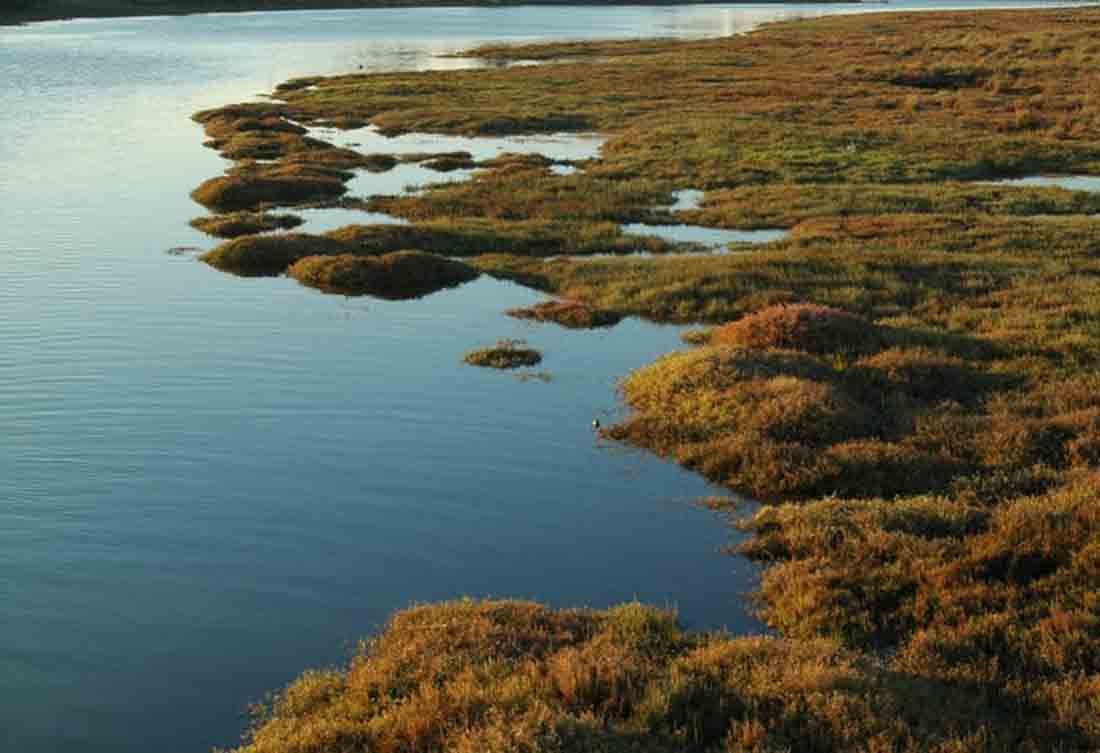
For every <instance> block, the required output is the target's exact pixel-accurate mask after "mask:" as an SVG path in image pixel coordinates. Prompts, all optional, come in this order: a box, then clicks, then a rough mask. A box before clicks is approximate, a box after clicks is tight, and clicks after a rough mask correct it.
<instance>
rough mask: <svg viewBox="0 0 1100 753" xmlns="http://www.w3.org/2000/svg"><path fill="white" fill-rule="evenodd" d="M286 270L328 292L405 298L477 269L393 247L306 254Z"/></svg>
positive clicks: (463, 279)
mask: <svg viewBox="0 0 1100 753" xmlns="http://www.w3.org/2000/svg"><path fill="white" fill-rule="evenodd" d="M287 274H288V275H289V276H290V277H292V278H294V279H295V280H297V281H298V282H300V283H302V284H303V285H308V286H310V287H314V288H318V289H320V290H323V291H325V292H327V293H340V294H343V295H372V296H375V297H379V298H391V299H407V298H418V297H420V296H424V295H427V294H429V293H434V292H436V291H438V290H442V289H444V288H449V287H454V286H456V285H460V284H462V283H464V282H468V281H470V280H473V279H474V278H476V277H477V276H478V275H479V274H480V273H479V272H478V271H477V270H476V269H474V268H473V267H471V266H469V265H467V264H463V263H462V262H459V261H455V260H453V259H446V258H443V257H442V256H437V255H435V254H426V253H423V252H422V251H395V252H391V253H387V254H382V255H380V256H360V255H356V254H339V255H335V256H332V255H321V256H307V257H305V258H302V259H299V260H298V261H296V262H295V263H294V264H293V265H292V266H291V267H290V269H289V270H287Z"/></svg>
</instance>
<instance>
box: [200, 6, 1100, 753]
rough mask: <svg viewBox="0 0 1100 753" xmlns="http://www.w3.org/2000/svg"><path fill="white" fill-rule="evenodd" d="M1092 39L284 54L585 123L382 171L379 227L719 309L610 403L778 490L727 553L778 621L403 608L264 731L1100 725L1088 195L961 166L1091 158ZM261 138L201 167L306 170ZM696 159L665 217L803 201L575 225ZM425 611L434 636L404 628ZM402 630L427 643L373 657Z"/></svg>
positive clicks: (914, 743) (769, 731)
mask: <svg viewBox="0 0 1100 753" xmlns="http://www.w3.org/2000/svg"><path fill="white" fill-rule="evenodd" d="M1098 38H1100V12H1098V11H1097V10H1096V9H1066V8H1058V9H1051V10H1027V11H1018V12H1006V11H998V12H981V13H977V12H956V13H934V14H932V13H930V14H891V15H885V14H884V15H864V16H851V17H832V18H824V19H818V20H813V21H804V22H798V23H783V24H776V25H772V26H769V27H766V28H764V29H763V30H760V31H758V32H755V33H753V34H750V35H748V36H744V37H736V38H729V39H720V40H707V41H692V42H637V41H634V42H608V43H586V44H580V43H576V44H557V45H544V46H535V47H532V46H519V47H492V48H483V49H481V50H477V51H475V53H474V54H476V55H478V56H480V57H483V58H488V59H497V60H509V59H527V60H530V59H545V60H557V61H559V62H554V63H552V64H549V65H545V66H539V67H513V68H498V69H490V70H481V71H469V72H466V71H457V72H452V73H448V74H447V75H445V76H441V75H439V74H430V75H429V74H406V73H402V74H382V75H355V76H342V77H336V78H331V79H319V80H314V81H311V83H310V85H309V86H308V87H304V86H301V87H299V86H290V87H286V88H282V89H280V92H279V95H280V97H282V98H283V101H282V102H280V103H277V104H273V105H271V107H275V108H279V112H281V113H282V117H286V118H291V119H293V120H294V121H295V122H301V123H306V124H309V123H312V122H320V121H325V122H338V120H339V119H341V118H344V119H348V120H350V121H355V122H369V123H371V124H373V125H374V126H376V127H377V128H379V129H381V130H382V131H384V132H385V133H392V134H396V133H404V132H412V131H435V132H443V133H450V134H467V135H477V134H522V133H535V132H545V131H560V130H573V131H586V130H590V129H597V130H599V131H601V132H604V133H607V134H608V135H609V140H608V141H607V143H606V144H605V146H604V148H603V150H602V153H601V155H600V157H599V159H597V160H594V161H591V162H589V163H587V164H585V166H584V169H583V170H582V171H580V172H576V173H572V174H569V175H560V174H557V173H555V172H554V171H552V170H550V169H548V168H547V167H546V166H545V165H539V164H535V163H531V162H527V163H520V164H510V165H498V166H493V167H487V168H485V169H483V171H482V172H480V173H479V174H478V175H477V176H476V178H475V179H474V180H471V181H468V182H465V183H461V184H456V185H452V186H446V187H434V188H429V189H428V190H426V191H425V192H423V193H421V194H417V195H415V196H404V197H391V198H382V199H376V200H374V201H373V202H372V206H373V207H376V208H379V209H384V210H385V211H387V212H391V213H393V214H395V215H398V216H401V217H404V218H407V219H409V220H410V222H411V224H410V225H409V226H406V227H404V228H402V229H401V230H400V231H396V230H388V231H384V232H387V233H397V232H401V233H405V234H406V235H405V236H403V237H402V240H403V241H405V243H404V245H402V246H401V247H402V248H413V249H419V250H421V251H426V252H433V253H443V254H448V255H454V256H466V257H471V258H470V260H469V261H470V263H471V264H472V265H473V266H475V267H477V268H478V269H480V270H482V271H484V272H486V273H488V274H490V275H493V276H496V277H499V278H502V279H509V280H514V281H517V282H520V283H522V284H524V285H528V286H531V287H534V288H537V289H539V290H541V291H544V292H547V293H550V294H552V295H555V296H557V297H559V298H560V299H562V301H568V302H569V304H568V307H579V308H573V309H572V310H571V311H569V312H566V311H564V310H563V309H557V308H554V307H553V306H555V305H556V306H561V305H564V304H553V305H546V306H545V307H544V308H543V309H541V310H538V311H535V310H532V311H530V312H528V313H526V314H524V315H527V316H530V317H532V318H536V319H541V318H550V319H554V320H557V319H556V318H555V317H558V312H559V311H560V312H561V315H560V317H558V318H561V319H562V320H568V319H570V318H571V316H572V313H573V312H578V313H580V312H601V315H607V316H615V317H621V316H628V315H634V316H641V317H646V318H649V319H652V320H655V321H663V322H678V323H698V324H705V325H710V328H709V329H707V330H700V331H699V332H697V333H696V334H695V335H694V336H693V337H692V338H691V346H690V347H685V349H684V350H683V351H680V352H676V353H672V354H669V355H667V356H665V357H664V358H662V359H660V360H658V361H657V362H656V363H653V364H651V365H649V366H646V367H643V368H642V369H639V370H638V371H636V372H635V373H633V374H631V375H629V376H627V377H626V379H625V380H624V382H623V385H622V391H623V396H624V398H625V400H626V402H627V403H628V404H629V405H630V406H631V408H632V410H633V412H632V413H631V414H630V415H629V416H628V417H627V418H626V419H625V420H623V421H622V422H621V423H619V424H617V425H614V426H611V427H608V428H607V429H605V430H604V431H605V433H606V434H607V435H608V436H610V437H613V438H616V439H619V440H622V441H625V442H629V443H632V444H634V445H637V446H640V447H644V448H647V449H649V450H652V451H653V452H656V453H659V454H661V455H663V456H666V457H669V458H672V459H675V460H676V461H677V462H680V463H682V464H684V465H686V466H688V467H690V468H693V469H696V470H698V471H699V472H701V473H703V474H704V475H706V476H707V477H708V478H710V479H713V480H714V481H716V482H718V483H720V484H723V485H725V486H726V487H728V488H729V489H731V490H734V491H737V492H741V493H744V494H747V495H750V496H752V497H755V498H757V499H759V500H761V501H762V502H764V503H765V505H764V507H762V509H761V510H760V511H759V512H757V513H756V514H755V515H753V516H752V517H751V518H749V519H747V520H745V521H743V522H742V523H741V525H742V526H743V527H744V529H745V530H747V531H749V532H750V533H752V534H753V536H752V538H751V540H750V541H749V543H748V544H746V545H745V547H744V548H743V552H744V553H745V554H747V555H748V556H750V557H752V558H754V559H756V560H757V561H759V562H761V563H763V564H764V565H765V570H764V577H763V584H762V587H761V589H760V592H759V593H758V595H757V604H758V609H759V611H760V613H761V614H762V615H763V616H764V617H765V618H766V619H767V620H768V622H769V623H770V624H771V625H772V626H773V627H774V628H776V629H777V630H778V631H779V632H780V633H781V635H782V636H783V638H782V639H777V640H759V639H742V640H733V639H728V638H721V637H710V636H686V635H684V634H683V633H682V632H680V631H679V630H678V628H675V626H674V623H673V622H671V621H670V620H669V619H668V618H667V617H660V616H659V615H658V614H657V613H653V612H647V611H645V610H642V609H641V608H632V609H635V612H634V614H635V615H648V616H646V617H644V619H643V620H642V621H643V622H644V623H645V624H646V625H650V626H653V625H657V624H660V625H664V627H661V628H659V629H658V628H654V629H655V630H657V633H659V635H660V636H664V637H662V638H660V640H658V638H656V637H653V636H650V638H652V640H653V641H655V642H649V641H650V638H646V639H645V640H643V641H642V643H641V645H644V646H647V647H648V648H646V649H645V650H644V651H642V652H641V654H640V655H639V654H636V653H633V652H636V651H639V650H640V649H638V648H637V646H638V645H639V644H636V643H633V642H632V641H633V638H632V637H631V636H632V635H633V634H632V633H623V632H621V631H617V629H616V628H614V627H608V626H613V625H615V624H616V618H615V617H614V613H607V614H594V613H583V614H582V613H574V612H558V613H554V612H548V611H546V610H543V609H541V608H538V607H534V606H531V605H522V606H517V605H500V604H485V605H476V604H466V605H457V606H456V605H443V606H440V607H434V608H432V607H426V608H423V609H421V610H414V611H413V612H410V613H408V614H405V615H399V616H398V617H396V618H395V621H394V623H393V624H392V625H391V627H390V628H389V631H388V632H386V633H384V634H383V635H382V637H381V638H380V639H379V641H378V642H377V643H375V644H372V645H371V646H370V647H368V648H365V649H364V652H363V653H362V654H361V655H360V656H359V657H357V658H356V659H355V660H354V661H353V663H352V666H351V669H350V670H349V671H348V672H347V673H334V674H331V675H315V674H309V675H306V676H305V677H303V679H302V680H301V681H299V683H297V684H295V685H293V686H291V688H290V689H289V690H288V691H287V692H286V693H284V694H283V696H281V697H280V698H279V699H278V700H277V701H276V703H275V704H274V705H273V706H272V707H271V708H270V709H268V711H267V712H266V713H267V716H264V717H262V718H261V719H260V720H259V722H258V724H257V726H256V728H255V730H254V732H253V734H252V737H251V740H250V743H249V745H251V749H252V750H256V751H260V750H270V751H283V750H287V751H289V750H300V751H307V750H322V749H325V748H324V746H325V745H329V744H330V743H332V745H337V744H339V745H344V746H345V747H348V748H351V749H356V746H358V748H362V749H367V748H370V749H379V750H388V749H393V750H398V749H410V748H411V749H421V750H463V749H469V750H475V749H478V748H479V746H480V748H481V749H485V748H487V747H488V748H495V749H500V750H547V751H549V750H591V749H594V748H595V749H607V750H683V749H690V750H756V751H775V750H784V749H789V748H794V749H808V750H837V751H839V750H865V751H874V750H943V751H948V750H950V751H995V750H1021V751H1029V750H1030V751H1043V750H1055V749H1056V750H1065V751H1069V750H1081V751H1084V750H1090V749H1096V748H1097V747H1100V726H1098V725H1097V722H1096V720H1097V718H1100V707H1097V705H1096V704H1097V701H1096V699H1097V698H1098V697H1100V600H1098V599H1097V597H1096V593H1097V587H1098V585H1100V549H1098V548H1097V546H1098V545H1097V540H1098V539H1097V533H1098V522H1100V492H1098V491H1097V490H1098V489H1100V380H1098V377H1097V376H1096V374H1097V367H1098V366H1100V261H1098V259H1100V222H1098V221H1097V219H1096V218H1095V217H1093V216H1090V215H1095V214H1096V213H1097V210H1098V201H1100V198H1098V196H1097V195H1095V194H1089V193H1084V192H1074V191H1067V190H1065V189H1062V188H1058V187H1052V186H1023V185H996V186H991V185H985V184H980V183H978V182H977V181H991V180H997V179H1004V178H1014V177H1023V176H1026V175H1031V174H1038V173H1054V174H1090V173H1091V174H1094V175H1095V174H1100V135H1098V134H1100V98H1098V94H1097V92H1100V45H1098V44H1097V42H1096V40H1097V39H1098ZM562 61H564V62H562ZM273 141H274V142H275V143H276V145H277V147H278V149H279V150H280V152H281V153H282V156H281V157H280V158H279V161H278V162H276V163H274V164H273V165H263V166H255V165H248V164H239V165H238V167H237V168H234V171H235V174H234V175H231V176H227V177H226V178H224V179H220V180H223V181H234V180H248V179H249V178H248V176H251V175H255V176H258V177H256V178H255V179H256V180H261V181H278V180H284V179H285V180H288V181H289V182H293V178H292V177H291V176H290V175H289V173H286V172H283V171H288V170H291V169H292V168H293V169H301V170H303V171H305V173H304V175H305V179H306V180H307V183H308V181H311V180H316V179H317V178H316V175H319V174H320V173H315V171H319V170H321V169H322V168H321V167H318V166H317V165H318V164H319V163H312V166H310V167H308V168H307V167H305V165H308V164H310V163H308V162H303V161H301V160H306V156H304V155H308V154H310V153H312V152H313V151H318V152H321V153H323V152H324V150H323V149H313V148H312V147H311V148H308V149H299V148H294V149H291V148H288V146H287V144H288V143H289V142H290V141H293V139H288V137H285V136H278V137H277V138H275V139H273ZM284 142H285V143H284ZM307 146H308V144H307ZM272 149H275V147H272ZM325 169H328V168H325ZM278 176H286V177H285V178H284V177H278ZM332 180H336V181H337V182H339V178H332ZM265 185H266V184H265ZM341 185H342V184H341ZM688 187H692V188H698V189H702V190H703V191H704V195H703V197H702V201H701V203H700V204H699V206H698V207H697V208H694V209H687V210H686V211H682V212H676V213H671V212H664V215H665V216H667V217H669V218H672V219H671V221H679V222H687V221H691V222H697V223H700V224H704V225H707V226H711V227H721V228H734V229H753V228H764V227H781V228H788V229H789V230H790V233H789V235H788V236H787V237H785V238H782V239H780V240H776V241H774V242H771V243H769V244H766V245H765V246H762V247H759V248H754V249H741V250H739V251H738V252H736V253H732V254H726V255H696V256H683V255H680V256H670V255H664V256H662V255H655V256H653V257H646V258H637V257H631V258H604V257H601V258H595V259H576V258H564V257H563V255H569V254H576V253H598V252H601V251H613V252H623V251H626V250H627V249H628V248H632V249H635V250H636V249H637V248H638V241H637V240H635V239H633V238H630V236H628V235H624V234H623V233H622V231H621V229H620V225H621V223H623V222H629V221H640V220H650V221H653V219H654V218H655V217H659V216H660V215H661V212H662V211H663V210H660V207H662V206H668V205H669V204H671V203H672V199H673V195H674V192H675V191H676V190H679V189H683V188H688ZM200 193H201V194H202V195H204V196H205V195H206V194H208V193H217V192H213V191H212V190H207V191H202V190H201V189H200ZM261 193H262V192H261ZM264 200H267V199H264ZM271 201H275V199H271ZM231 203H232V202H231ZM655 207H656V208H657V209H655ZM357 233H364V235H365V237H369V238H371V239H373V240H372V241H371V243H375V241H377V238H378V237H380V236H381V234H382V233H383V231H375V230H371V231H369V232H365V231H353V232H350V233H349V236H355V235H356V234H357ZM338 242H340V243H343V244H347V243H351V242H355V241H354V239H353V238H351V237H349V238H342V239H340V240H339V241H338ZM383 245H384V244H383ZM364 248H366V246H364ZM369 248H370V249H371V253H376V252H377V248H378V245H377V244H375V245H370V246H369ZM669 248H670V247H668V246H666V245H661V246H658V247H655V248H654V250H657V251H662V250H664V251H667V250H669ZM554 257H557V258H554ZM273 266H275V265H273ZM284 268H285V267H284ZM567 314H569V316H567ZM582 320H583V317H581V318H578V321H582ZM433 609H434V610H437V611H434V612H433V611H432V610H433ZM515 610H518V611H519V612H520V613H523V614H527V615H539V617H538V620H537V625H538V627H537V629H534V634H535V635H537V636H539V638H538V641H533V640H530V639H526V638H521V637H520V636H523V635H531V633H530V632H525V631H529V630H531V628H530V627H529V626H528V627H517V626H516V624H515V623H513V622H512V619H513V617H514V616H515V614H516V611H515ZM638 610H641V611H638ZM441 615H446V619H445V620H444V621H442V622H439V623H438V624H446V625H447V630H446V631H444V632H445V633H446V635H447V636H448V638H447V639H446V640H452V641H456V643H454V644H453V646H452V644H447V645H443V646H441V647H439V648H433V647H429V646H428V644H424V645H423V646H421V645H420V644H417V647H416V650H415V651H413V650H412V649H411V648H409V647H410V646H412V645H413V644H412V643H402V641H405V640H411V638H401V637H395V636H402V635H406V634H405V633H403V626H404V625H406V624H411V623H406V621H407V620H412V621H415V620H416V619H421V618H423V619H428V620H442V619H443V618H442V617H441ZM486 615H491V616H486ZM639 619H641V618H640V617H639ZM578 620H579V621H580V622H576V621H578ZM662 620H664V622H662ZM433 624H434V623H433ZM566 624H568V625H580V624H584V625H586V626H587V627H583V628H577V629H578V630H579V631H580V633H576V634H574V633H569V632H568V630H567V631H566V632H565V633H561V632H560V631H561V629H562V627H561V626H562V625H566ZM520 625H528V623H524V622H522V620H521V622H520ZM513 628H515V630H513ZM570 629H572V628H570ZM648 629H649V628H646V630H648ZM468 631H485V632H484V635H492V636H494V638H493V639H492V640H486V641H482V640H481V639H480V638H478V639H477V640H474V639H471V640H470V641H469V642H464V641H465V639H464V638H462V636H469V635H470V633H469V632H468ZM606 631H610V632H606ZM556 635H561V636H566V635H568V636H573V637H563V638H562V639H561V640H562V642H561V643H554V646H555V648H553V649H551V648H548V645H549V644H548V643H545V642H544V641H550V642H551V643H553V640H556V639H551V638H550V637H549V636H556ZM578 635H583V636H584V637H583V638H577V637H576V636H578ZM647 635H649V633H647ZM456 636H458V637H457V638H456ZM424 640H427V638H425V639H424ZM441 640H443V639H441ZM390 641H393V643H391V642H390ZM399 644H400V645H404V646H405V647H406V648H409V651H410V652H411V653H400V652H398V653H396V654H393V655H394V656H396V655H400V656H415V657H416V658H415V659H414V660H410V661H409V662H406V663H403V662H398V661H397V660H396V659H392V658H386V657H388V656H391V655H390V654H389V651H390V648H389V647H390V646H396V645H399ZM432 645H433V646H434V644H432ZM597 646H598V650H597V648H596V647H597ZM452 650H453V651H459V652H465V653H462V654H461V655H460V656H457V657H456V656H455V655H454V654H452V653H447V652H448V651H452ZM501 651H504V652H505V654H503V655H502V654H501V653H500V652H501ZM608 656H612V657H615V659H613V660H611V661H609V660H608V659H607V657H608ZM441 657H448V658H447V659H446V661H444V659H443V658H441ZM439 662H443V664H442V665H441V664H439ZM447 662H451V663H447ZM563 667H564V669H562V668H563ZM559 669H560V673H561V674H556V673H557V672H558V671H559ZM452 671H453V672H454V674H451V672H452ZM419 673H423V674H419ZM428 677H431V678H434V681H433V682H430V683H429V682H426V681H425V680H424V679H422V678H428ZM478 689H480V690H478ZM350 730H354V732H352V731H350ZM326 735H331V738H330V737H326ZM349 735H351V736H349ZM355 735H358V736H355ZM463 746H466V747H463ZM647 746H648V747H647ZM330 747H331V746H330Z"/></svg>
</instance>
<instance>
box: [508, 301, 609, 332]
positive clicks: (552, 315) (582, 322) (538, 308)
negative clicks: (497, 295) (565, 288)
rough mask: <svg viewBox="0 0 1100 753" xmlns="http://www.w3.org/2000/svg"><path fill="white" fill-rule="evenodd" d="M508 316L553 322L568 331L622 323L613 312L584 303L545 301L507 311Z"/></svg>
mask: <svg viewBox="0 0 1100 753" xmlns="http://www.w3.org/2000/svg"><path fill="white" fill-rule="evenodd" d="M504 313H506V314H507V315H508V316H513V317H515V318H517V319H530V320H533V321H537V322H555V323H556V324H560V325H561V326H563V327H568V328H570V329H593V328H596V327H612V326H614V325H616V324H618V323H619V322H620V321H622V317H621V316H619V315H618V314H616V313H615V312H614V311H606V310H603V309H597V308H593V307H592V306H589V305H588V304H587V303H585V302H584V301H574V300H562V301H545V302H543V303H537V304H535V305H534V306H528V307H526V308H518V309H508V310H507V311H506V312H504Z"/></svg>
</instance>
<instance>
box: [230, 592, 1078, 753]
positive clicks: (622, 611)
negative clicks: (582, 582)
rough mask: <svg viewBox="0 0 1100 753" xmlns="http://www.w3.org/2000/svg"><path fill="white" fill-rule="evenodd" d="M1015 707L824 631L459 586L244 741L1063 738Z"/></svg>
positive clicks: (952, 746)
mask: <svg viewBox="0 0 1100 753" xmlns="http://www.w3.org/2000/svg"><path fill="white" fill-rule="evenodd" d="M1014 712H1015V709H1014V708H1013V707H1011V706H1010V705H1008V704H1005V703H1002V702H1001V701H1000V700H999V699H998V698H997V697H996V696H986V695H983V694H981V693H972V692H969V691H968V690H967V689H966V688H964V687H956V686H953V685H951V684H949V683H945V682H939V681H936V680H931V679H927V678H925V677H922V676H921V674H920V673H919V672H899V671H891V670H887V669H884V668H883V667H881V666H880V665H879V664H878V663H876V662H873V661H870V660H867V659H865V658H861V657H860V656H859V655H857V654H855V653H852V652H849V651H846V650H843V649H841V648H839V647H838V646H837V645H836V644H835V643H833V642H829V641H823V640H811V641H805V642H793V641H787V640H780V639H774V638H740V639H731V638H728V637H726V636H723V635H702V634H701V635H693V634H689V633H686V632H684V631H683V630H682V629H681V628H680V626H679V625H678V624H677V621H676V618H675V615H673V614H671V613H668V612H663V611H660V610H657V609H653V608H649V607H644V606H642V605H640V604H624V605H622V606H617V607H613V608H611V609H607V610H604V611H591V610H561V611H554V610H551V609H548V608H546V607H544V606H541V605H539V604H535V603H531V602H522V601H455V602H446V603H442V604H435V605H431V606H420V607H414V608H412V609H408V610H405V611H403V612H398V613H397V614H396V615H394V616H393V617H392V618H391V620H390V621H389V623H388V624H387V626H386V627H385V629H384V630H383V631H382V632H381V634H380V635H378V636H377V637H376V638H375V639H373V640H371V641H369V642H365V643H363V644H361V645H360V648H359V650H358V652H357V653H356V654H355V656H354V657H353V658H352V660H351V662H350V664H349V666H347V667H346V668H343V669H338V670H324V671H311V672H307V673H305V674H304V675H302V676H301V677H300V678H299V679H298V680H296V681H295V682H293V683H292V684H291V685H289V686H288V687H287V688H286V689H284V690H283V691H282V692H281V693H279V694H278V695H276V696H275V697H274V699H273V700H272V701H271V702H270V703H269V704H268V705H266V706H263V707H261V708H259V709H258V710H257V714H256V717H255V720H254V723H253V726H252V728H251V730H250V731H249V732H248V734H247V735H246V737H245V741H244V744H243V745H242V746H241V747H240V748H238V749H237V753H290V752H291V751H293V752H294V753H329V752H330V751H336V750H339V751H346V752H347V753H353V752H359V751H362V752H363V753H366V751H371V753H400V752H402V751H425V752H429V751H454V753H486V752H487V751H492V752H493V753H521V752H523V753H591V752H592V751H623V752H624V753H625V752H626V751H636V752H637V753H680V752H682V751H698V752H699V753H708V752H711V751H713V752H714V753H718V752H719V751H746V752H747V753H748V752H752V753H773V752H774V751H782V750H799V751H864V752H865V753H872V752H874V751H883V750H890V751H895V752H896V753H918V751H919V752H920V753H929V752H931V753H935V752H937V751H938V752H939V753H955V752H957V751H975V752H978V751H982V752H985V753H994V751H1002V750H1018V751H1039V750H1049V749H1051V748H1050V747H1049V746H1054V745H1057V744H1060V743H1061V742H1063V739H1064V736H1063V735H1060V734H1058V732H1057V730H1036V729H1030V728H1028V726H1027V725H1026V724H1024V723H1022V722H1021V720H1020V719H1019V717H1018V715H1017V714H1015V713H1014ZM1044 733H1045V734H1044Z"/></svg>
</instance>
